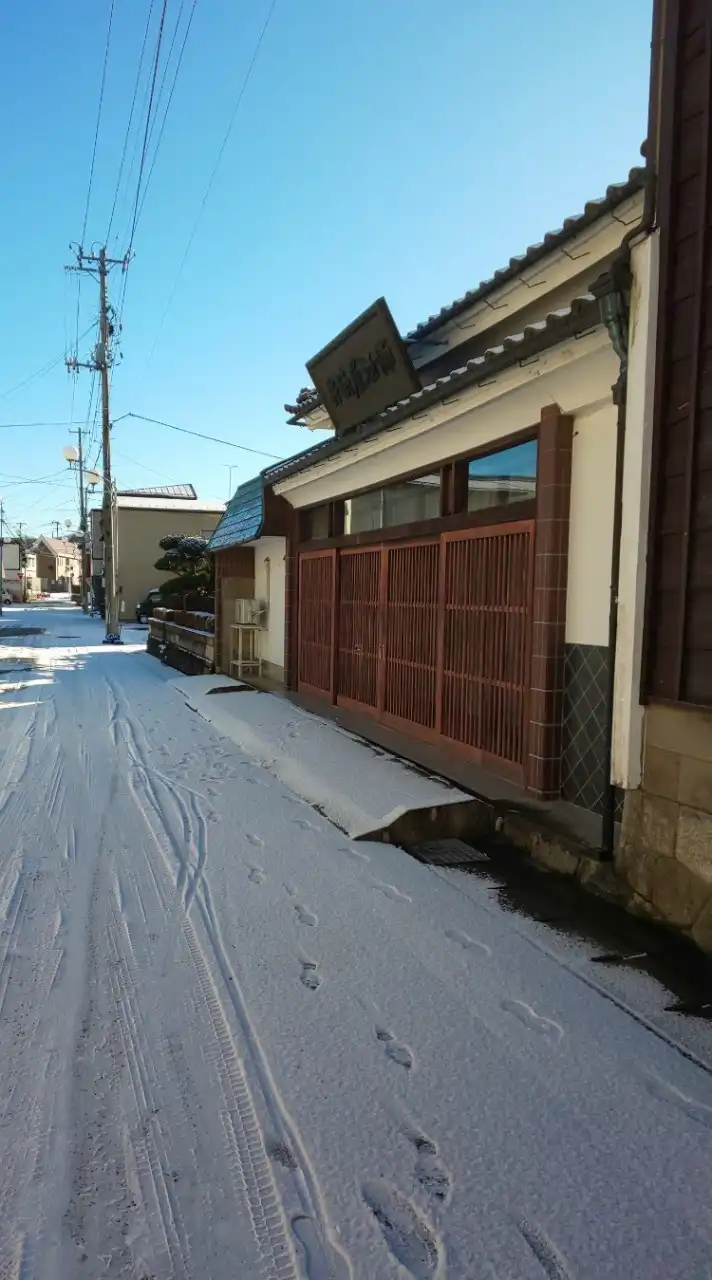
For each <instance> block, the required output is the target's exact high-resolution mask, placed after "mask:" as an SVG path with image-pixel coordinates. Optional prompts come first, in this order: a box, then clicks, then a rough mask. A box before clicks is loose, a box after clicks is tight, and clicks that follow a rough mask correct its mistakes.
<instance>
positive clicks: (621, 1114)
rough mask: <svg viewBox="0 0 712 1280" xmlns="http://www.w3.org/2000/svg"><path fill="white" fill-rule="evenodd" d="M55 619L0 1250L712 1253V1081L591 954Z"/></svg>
mask: <svg viewBox="0 0 712 1280" xmlns="http://www.w3.org/2000/svg"><path fill="white" fill-rule="evenodd" d="M25 616H26V617H27V615H25ZM32 621H33V624H34V623H35V622H37V624H38V625H43V626H46V627H47V628H49V631H48V633H47V634H46V635H43V636H38V637H28V639H27V643H26V644H24V643H23V642H21V641H20V640H17V639H13V640H12V641H11V643H10V644H9V645H8V646H7V647H5V648H3V647H2V640H1V639H0V673H5V672H7V671H8V670H10V671H12V670H13V669H15V670H16V674H0V1275H2V1276H8V1277H12V1278H13V1280H17V1278H18V1277H22V1280H75V1277H77V1278H78V1277H80V1276H87V1277H88V1278H89V1280H100V1278H101V1277H104V1276H107V1277H127V1278H128V1277H132V1278H133V1280H136V1278H137V1277H141V1280H143V1278H144V1277H148V1276H151V1277H155V1278H156V1280H176V1278H180V1280H243V1278H244V1280H258V1278H261V1277H266V1280H349V1277H352V1278H353V1280H409V1278H411V1277H412V1278H413V1280H505V1277H506V1278H507V1280H510V1278H511V1280H638V1277H640V1278H641V1280H642V1278H643V1277H644V1278H645V1280H676V1278H677V1277H679V1278H680V1280H709V1276H710V1257H712V1208H711V1206H710V1198H709V1193H708V1186H709V1167H710V1155H711V1152H712V1077H711V1076H710V1073H709V1072H708V1071H706V1070H705V1069H704V1068H703V1066H701V1065H699V1064H698V1063H697V1062H695V1061H693V1060H692V1058H691V1056H690V1055H689V1054H687V1055H686V1054H685V1053H682V1052H680V1051H679V1049H678V1048H677V1047H676V1046H675V1045H674V1044H672V1043H670V1042H669V1039H666V1038H665V1037H664V1035H663V1033H662V1032H661V1030H660V1029H655V1028H653V1027H652V1026H649V1025H646V1023H647V1021H649V1019H648V1018H647V1016H646V1015H645V1013H644V1012H641V1011H640V1010H636V1009H634V1008H633V1009H627V1008H625V1007H624V1001H623V1000H622V998H620V996H619V994H618V993H616V992H614V991H603V990H602V989H601V988H600V985H599V986H597V985H596V984H595V983H594V982H593V980H592V978H591V975H590V972H589V970H588V969H587V968H586V965H587V956H586V954H585V950H583V949H581V948H580V947H578V946H576V945H575V944H571V943H569V944H568V945H567V944H566V943H565V942H564V941H563V940H558V939H553V937H552V935H550V934H549V935H547V934H546V933H545V931H544V929H543V927H542V926H537V927H536V928H535V927H534V926H526V925H524V924H523V923H522V922H521V921H519V920H518V919H517V918H516V917H512V916H511V915H508V914H507V912H506V911H505V910H503V909H502V908H501V907H500V906H499V905H498V902H497V898H496V895H494V894H492V892H491V890H490V887H489V886H488V884H487V881H486V879H483V880H480V879H477V880H474V879H467V880H466V878H465V877H462V876H458V874H457V873H445V874H437V873H434V872H433V871H432V870H431V869H429V868H427V867H424V866H421V865H420V864H418V863H416V862H414V861H413V860H412V859H410V858H408V857H407V855H405V854H403V853H402V852H400V851H399V850H398V849H396V848H393V847H388V846H383V845H376V844H364V843H354V842H352V841H351V840H350V839H348V838H347V837H346V836H344V835H343V834H342V833H341V832H340V831H339V830H337V829H336V828H335V827H334V826H333V825H332V824H331V823H330V822H329V821H327V820H326V819H325V818H324V817H322V816H320V815H318V814H317V813H315V811H314V809H313V808H311V807H310V806H309V805H308V804H306V803H304V802H303V801H302V800H300V798H299V797H298V796H297V795H295V794H294V793H293V791H292V790H290V789H289V788H287V787H286V786H285V785H284V784H283V783H282V782H280V780H279V779H278V778H277V777H275V776H274V775H273V773H272V772H271V771H270V769H269V768H265V767H264V766H263V764H262V763H260V759H259V754H258V755H253V754H252V753H251V752H249V751H246V750H240V749H239V748H238V747H237V746H236V745H235V743H234V741H232V740H231V739H230V737H229V736H227V735H225V734H222V733H219V732H217V731H216V728H214V727H213V726H212V725H210V724H208V723H207V722H206V721H205V720H203V719H202V718H201V717H200V716H198V715H196V714H194V713H193V712H192V711H190V710H189V709H188V707H187V706H186V705H185V702H184V700H183V699H182V698H181V697H180V696H178V695H177V693H176V689H175V688H174V686H173V684H172V682H171V681H170V678H169V676H168V675H167V673H166V669H165V668H163V667H162V666H161V665H160V664H159V663H157V662H156V661H155V660H154V659H151V658H148V657H146V656H145V655H144V654H142V653H136V652H131V650H130V648H129V647H128V646H127V647H126V648H124V649H108V650H107V649H105V648H103V647H102V645H101V634H102V632H101V628H100V626H99V625H98V624H97V623H94V622H92V621H90V620H88V619H83V618H82V617H81V615H77V614H76V613H72V614H69V613H68V612H67V611H64V612H63V613H62V612H60V611H56V612H52V611H48V612H47V613H45V614H44V615H39V614H38V612H37V611H36V610H33V618H32ZM127 638H128V637H127ZM20 666H25V667H27V668H29V669H28V670H23V671H22V672H20V671H19V667H20ZM4 682H6V683H7V686H8V692H7V693H6V694H5V693H3V690H2V686H3V683H4ZM10 686H11V688H10ZM220 696H223V697H225V698H230V697H233V698H234V700H235V701H239V700H240V699H242V698H246V697H248V696H249V695H245V694H236V695H215V700H216V701H218V700H219V698H220ZM264 701H265V702H267V701H268V700H267V699H265V700H264ZM290 711H291V708H290ZM376 759H377V758H376ZM376 767H377V768H378V769H381V768H382V767H383V765H382V762H381V761H380V760H378V759H377V766H376ZM412 776H413V778H415V779H416V780H417V781H418V782H420V781H422V780H421V779H419V778H418V777H417V775H412ZM367 799H368V795H367V792H365V793H364V797H361V796H359V798H358V804H357V806H356V807H357V808H358V809H360V810H363V809H366V810H367V808H368V806H367V804H366V803H365V801H366V800H367ZM379 804H380V802H379ZM369 816H373V814H370V815H369ZM465 881H466V882H465Z"/></svg>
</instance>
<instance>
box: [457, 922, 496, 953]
mask: <svg viewBox="0 0 712 1280" xmlns="http://www.w3.org/2000/svg"><path fill="white" fill-rule="evenodd" d="M445 937H446V938H449V939H450V941H451V942H456V943H457V944H458V946H460V947H463V949H464V950H465V951H481V952H483V954H484V955H486V956H491V955H492V948H491V947H488V946H487V944H486V943H485V942H477V940H476V939H475V938H471V937H470V935H469V934H468V933H463V932H462V930H461V929H446V930H445Z"/></svg>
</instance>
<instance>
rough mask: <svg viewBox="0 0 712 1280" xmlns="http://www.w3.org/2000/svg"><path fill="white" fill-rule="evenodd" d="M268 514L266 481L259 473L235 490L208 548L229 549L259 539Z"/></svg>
mask: <svg viewBox="0 0 712 1280" xmlns="http://www.w3.org/2000/svg"><path fill="white" fill-rule="evenodd" d="M264 517H265V500H264V481H263V479H262V476H261V475H259V476H255V478H254V479H253V480H246V481H245V483H244V484H241V485H240V487H239V488H238V489H236V490H235V493H234V494H233V496H232V498H231V499H230V501H229V503H228V505H227V508H226V510H225V514H224V515H223V517H222V519H221V520H220V523H219V524H218V526H217V528H216V530H215V532H214V533H213V536H212V537H211V539H210V542H209V543H208V548H207V549H208V551H227V550H228V548H229V547H239V546H241V545H242V544H243V543H245V542H252V541H253V540H254V539H255V538H259V536H260V533H261V532H262V525H263V524H264Z"/></svg>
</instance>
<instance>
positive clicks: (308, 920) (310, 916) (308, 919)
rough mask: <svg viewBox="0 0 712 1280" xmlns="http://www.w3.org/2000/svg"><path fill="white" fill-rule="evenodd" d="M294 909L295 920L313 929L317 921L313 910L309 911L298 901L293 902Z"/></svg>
mask: <svg viewBox="0 0 712 1280" xmlns="http://www.w3.org/2000/svg"><path fill="white" fill-rule="evenodd" d="M294 910H295V911H296V913H297V920H298V921H299V923H300V924H304V925H306V926H307V928H308V929H313V928H314V926H315V925H316V924H318V923H319V918H318V916H315V915H314V912H313V911H309V910H308V909H307V907H303V906H301V905H300V903H298V902H295V904H294Z"/></svg>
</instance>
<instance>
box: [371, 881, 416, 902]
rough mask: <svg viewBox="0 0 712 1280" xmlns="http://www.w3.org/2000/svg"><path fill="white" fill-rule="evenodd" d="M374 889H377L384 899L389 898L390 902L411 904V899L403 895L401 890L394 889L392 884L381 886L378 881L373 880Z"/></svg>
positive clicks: (405, 894)
mask: <svg viewBox="0 0 712 1280" xmlns="http://www.w3.org/2000/svg"><path fill="white" fill-rule="evenodd" d="M373 887H374V889H378V891H379V893H382V894H383V896H384V898H390V899H391V901H392V902H412V901H413V899H412V898H411V897H409V895H408V894H407V893H403V891H402V889H396V886H395V885H394V884H381V882H380V880H374V882H373Z"/></svg>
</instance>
